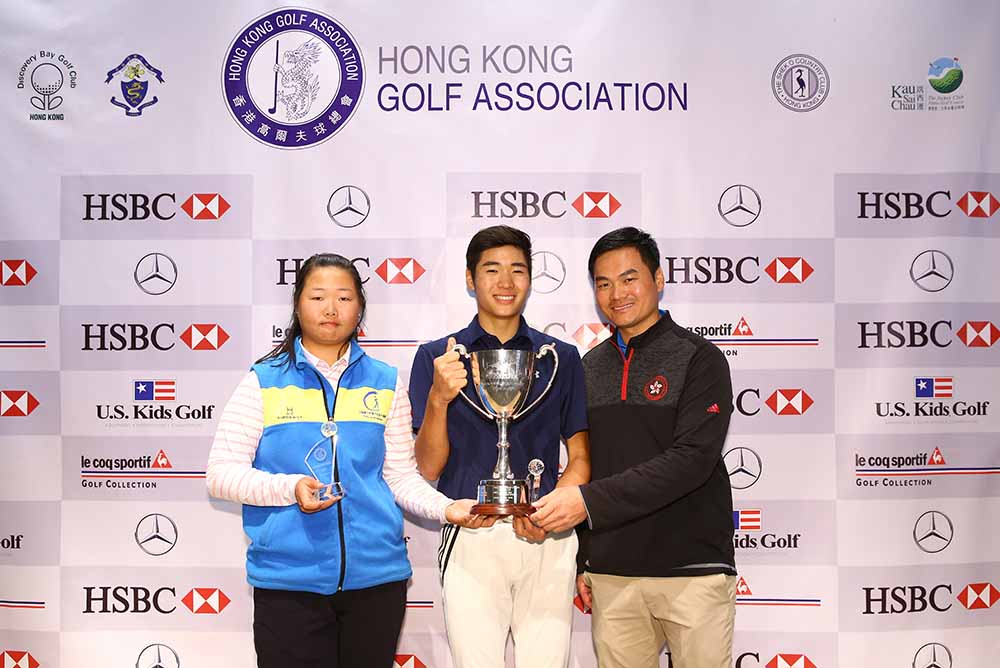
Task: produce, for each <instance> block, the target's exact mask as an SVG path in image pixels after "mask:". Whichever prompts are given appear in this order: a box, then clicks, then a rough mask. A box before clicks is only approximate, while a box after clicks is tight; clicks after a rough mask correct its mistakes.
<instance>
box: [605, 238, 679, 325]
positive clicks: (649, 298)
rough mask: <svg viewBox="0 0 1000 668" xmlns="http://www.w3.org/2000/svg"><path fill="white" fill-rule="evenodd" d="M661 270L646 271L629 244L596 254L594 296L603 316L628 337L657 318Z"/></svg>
mask: <svg viewBox="0 0 1000 668" xmlns="http://www.w3.org/2000/svg"><path fill="white" fill-rule="evenodd" d="M662 290H663V271H662V270H660V269H657V270H656V273H655V274H651V273H650V272H649V267H647V266H646V265H645V264H644V263H643V261H642V256H641V255H640V254H639V251H638V249H636V248H634V247H632V246H626V247H624V248H618V249H615V250H613V251H608V252H607V253H602V254H601V255H599V256H597V260H596V261H595V262H594V297H595V299H596V300H597V305H598V306H599V307H600V309H601V312H602V313H604V317H606V318H607V319H608V320H610V321H611V322H612V323H613V324H614V325H615V327H617V328H619V329H621V330H624V333H626V334H628V335H629V336H631V335H634V334H640V333H642V332H644V331H646V329H648V328H649V327H650V326H651V325H653V323H655V322H656V321H657V319H659V317H660V315H659V299H660V292H661V291H662Z"/></svg>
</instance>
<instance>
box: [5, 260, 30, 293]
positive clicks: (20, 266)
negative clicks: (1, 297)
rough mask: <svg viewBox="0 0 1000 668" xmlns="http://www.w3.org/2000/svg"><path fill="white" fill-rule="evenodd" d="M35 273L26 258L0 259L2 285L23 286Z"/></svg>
mask: <svg viewBox="0 0 1000 668" xmlns="http://www.w3.org/2000/svg"><path fill="white" fill-rule="evenodd" d="M37 275H38V272H37V271H35V268H34V267H33V266H31V263H30V262H28V261H27V260H0V285H2V286H4V287H21V286H25V285H27V284H28V283H31V279H33V278H34V277H35V276H37Z"/></svg>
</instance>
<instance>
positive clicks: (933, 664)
mask: <svg viewBox="0 0 1000 668" xmlns="http://www.w3.org/2000/svg"><path fill="white" fill-rule="evenodd" d="M913 668H951V650H950V649H948V648H947V647H945V646H944V645H942V644H941V643H939V642H929V643H927V644H926V645H924V646H923V647H921V648H920V649H918V650H917V653H916V654H914V655H913Z"/></svg>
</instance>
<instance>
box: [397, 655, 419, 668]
mask: <svg viewBox="0 0 1000 668" xmlns="http://www.w3.org/2000/svg"><path fill="white" fill-rule="evenodd" d="M392 668H427V664H426V663H424V662H423V661H421V660H420V659H419V658H417V655H416V654H397V655H396V656H395V657H393V659H392Z"/></svg>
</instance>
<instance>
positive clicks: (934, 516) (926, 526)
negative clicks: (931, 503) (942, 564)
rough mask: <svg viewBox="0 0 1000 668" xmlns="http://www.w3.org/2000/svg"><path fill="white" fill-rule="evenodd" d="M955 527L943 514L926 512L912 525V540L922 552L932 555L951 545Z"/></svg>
mask: <svg viewBox="0 0 1000 668" xmlns="http://www.w3.org/2000/svg"><path fill="white" fill-rule="evenodd" d="M954 537H955V527H954V526H953V525H952V523H951V520H950V519H949V518H948V516H947V515H945V514H944V513H942V512H940V511H937V510H928V511H927V512H926V513H924V514H923V515H921V516H920V517H918V518H917V521H916V522H915V523H914V525H913V540H914V542H915V543H916V544H917V547H919V548H920V549H921V550H923V551H924V552H927V553H929V554H934V553H936V552H940V551H941V550H943V549H945V548H946V547H948V546H949V545H951V539H952V538H954Z"/></svg>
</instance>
